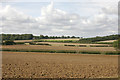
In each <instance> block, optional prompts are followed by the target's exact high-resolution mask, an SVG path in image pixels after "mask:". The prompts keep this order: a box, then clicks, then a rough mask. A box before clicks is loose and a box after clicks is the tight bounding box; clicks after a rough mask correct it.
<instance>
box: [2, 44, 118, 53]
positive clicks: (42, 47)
mask: <svg viewBox="0 0 120 80" xmlns="http://www.w3.org/2000/svg"><path fill="white" fill-rule="evenodd" d="M2 49H18V50H19V49H22V50H23V49H25V50H75V51H103V52H104V51H116V50H115V48H113V47H70V46H46V45H4V46H2Z"/></svg>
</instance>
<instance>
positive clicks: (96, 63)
mask: <svg viewBox="0 0 120 80" xmlns="http://www.w3.org/2000/svg"><path fill="white" fill-rule="evenodd" d="M4 47H8V46H3V48H4ZM9 47H10V48H12V46H9ZM14 47H16V48H27V47H28V46H19V47H18V46H14ZM39 47H40V46H39ZM43 47H44V46H43ZM29 48H30V47H29ZM36 48H37V49H39V48H38V46H37V47H36ZM56 49H57V48H56ZM2 56H3V57H2V58H3V63H2V68H3V69H2V73H3V74H2V76H3V78H30V77H32V78H109V77H111V78H114V77H118V56H117V55H91V54H64V53H62V54H61V53H59V54H58V53H35V52H4V51H3V52H2Z"/></svg>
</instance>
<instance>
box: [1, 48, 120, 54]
mask: <svg viewBox="0 0 120 80" xmlns="http://www.w3.org/2000/svg"><path fill="white" fill-rule="evenodd" d="M2 51H11V52H46V53H74V54H104V55H120V52H117V51H116V52H115V51H114V52H99V51H74V50H57V51H56V50H29V49H2Z"/></svg>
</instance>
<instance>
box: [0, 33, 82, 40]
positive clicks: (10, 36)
mask: <svg viewBox="0 0 120 80" xmlns="http://www.w3.org/2000/svg"><path fill="white" fill-rule="evenodd" d="M0 35H1V39H2V40H32V39H60V38H62V39H67V38H80V37H75V36H48V35H40V36H34V35H33V34H0Z"/></svg>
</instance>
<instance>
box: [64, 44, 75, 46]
mask: <svg viewBox="0 0 120 80" xmlns="http://www.w3.org/2000/svg"><path fill="white" fill-rule="evenodd" d="M64 46H75V45H67V44H65V45H64Z"/></svg>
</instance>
